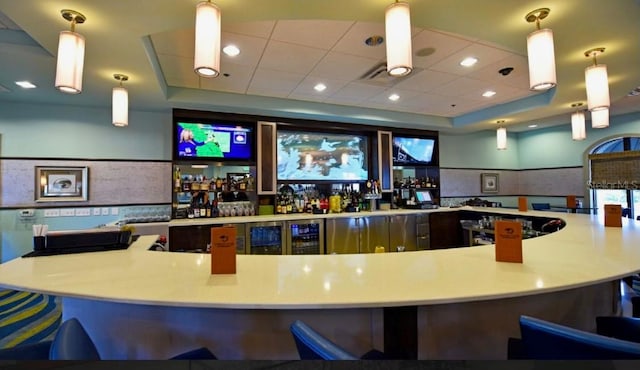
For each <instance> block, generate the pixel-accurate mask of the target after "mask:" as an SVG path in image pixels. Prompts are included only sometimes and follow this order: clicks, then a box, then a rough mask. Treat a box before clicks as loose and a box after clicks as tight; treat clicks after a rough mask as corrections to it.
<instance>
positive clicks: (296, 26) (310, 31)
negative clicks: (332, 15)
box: [271, 20, 354, 50]
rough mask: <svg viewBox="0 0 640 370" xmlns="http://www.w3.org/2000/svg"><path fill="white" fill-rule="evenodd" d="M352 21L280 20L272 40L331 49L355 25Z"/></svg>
mask: <svg viewBox="0 0 640 370" xmlns="http://www.w3.org/2000/svg"><path fill="white" fill-rule="evenodd" d="M353 23H354V22H352V21H326V20H325V21H320V20H285V21H278V22H277V23H276V27H275V29H274V30H273V35H272V36H271V39H272V40H277V41H282V42H287V43H290V44H297V45H304V46H310V47H313V48H317V49H324V50H329V49H331V48H332V47H333V46H334V45H335V44H336V43H337V42H338V40H340V38H342V36H343V35H344V34H345V32H347V30H348V29H349V28H350V27H351V26H352V25H353Z"/></svg>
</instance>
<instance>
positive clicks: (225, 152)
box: [174, 121, 254, 161]
mask: <svg viewBox="0 0 640 370" xmlns="http://www.w3.org/2000/svg"><path fill="white" fill-rule="evenodd" d="M253 134H254V128H253V127H252V126H251V125H247V124H245V125H237V124H233V123H220V122H215V123H196V122H181V121H177V122H176V123H175V136H174V138H175V139H174V153H175V158H176V159H189V160H191V159H209V160H220V161H249V160H252V159H253V158H254V150H253V145H254V144H253V142H254V139H253Z"/></svg>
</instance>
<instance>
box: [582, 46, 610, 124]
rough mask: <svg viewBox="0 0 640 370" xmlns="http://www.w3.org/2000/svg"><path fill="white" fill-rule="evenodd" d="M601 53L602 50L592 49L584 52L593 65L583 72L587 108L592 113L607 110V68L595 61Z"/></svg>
mask: <svg viewBox="0 0 640 370" xmlns="http://www.w3.org/2000/svg"><path fill="white" fill-rule="evenodd" d="M602 53H604V48H594V49H589V50H587V51H585V52H584V56H586V57H587V58H593V65H592V66H589V67H587V68H585V70H584V80H585V82H586V85H587V106H588V108H589V110H590V111H592V112H593V111H596V110H600V109H609V77H608V75H607V66H606V65H605V64H598V61H597V60H596V56H598V55H600V54H602Z"/></svg>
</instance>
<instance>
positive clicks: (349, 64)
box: [309, 51, 379, 81]
mask: <svg viewBox="0 0 640 370" xmlns="http://www.w3.org/2000/svg"><path fill="white" fill-rule="evenodd" d="M377 63H379V61H378V60H376V59H370V58H365V57H360V56H356V55H350V54H344V53H339V52H335V51H331V52H329V53H328V54H327V55H325V57H324V58H322V60H321V61H320V62H319V63H318V65H316V67H315V68H314V69H313V70H312V71H311V73H309V75H310V76H324V77H333V78H336V79H343V80H348V81H352V80H357V79H358V78H360V76H362V75H363V74H364V73H365V72H367V71H368V70H369V69H371V67H373V66H374V65H376V64H377Z"/></svg>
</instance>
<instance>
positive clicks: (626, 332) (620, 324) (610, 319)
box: [596, 316, 640, 343]
mask: <svg viewBox="0 0 640 370" xmlns="http://www.w3.org/2000/svg"><path fill="white" fill-rule="evenodd" d="M596 331H597V332H598V334H600V335H604V336H607V337H613V338H617V339H622V340H628V341H630V342H636V343H640V318H637V317H625V316H598V317H596Z"/></svg>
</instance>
